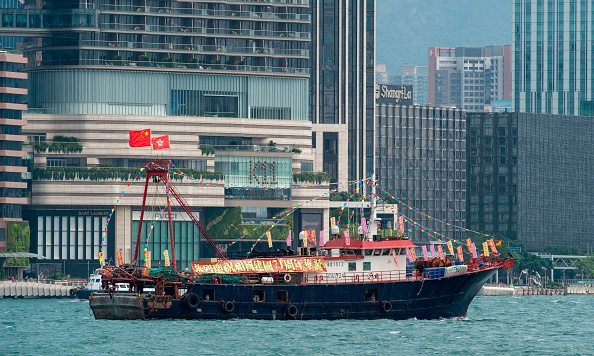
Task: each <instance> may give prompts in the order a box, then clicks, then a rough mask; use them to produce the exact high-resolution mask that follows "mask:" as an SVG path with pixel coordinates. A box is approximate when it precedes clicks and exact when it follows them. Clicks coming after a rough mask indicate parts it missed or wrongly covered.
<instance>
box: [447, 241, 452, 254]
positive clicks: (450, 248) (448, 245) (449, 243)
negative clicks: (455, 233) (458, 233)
mask: <svg viewBox="0 0 594 356" xmlns="http://www.w3.org/2000/svg"><path fill="white" fill-rule="evenodd" d="M446 246H447V247H448V251H450V255H452V256H453V255H454V246H453V245H452V240H448V241H447V242H446Z"/></svg>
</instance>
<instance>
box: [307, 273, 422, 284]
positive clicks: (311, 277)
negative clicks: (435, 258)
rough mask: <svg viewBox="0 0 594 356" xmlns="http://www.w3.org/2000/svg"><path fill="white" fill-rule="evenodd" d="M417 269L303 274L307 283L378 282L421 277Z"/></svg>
mask: <svg viewBox="0 0 594 356" xmlns="http://www.w3.org/2000/svg"><path fill="white" fill-rule="evenodd" d="M420 278H421V277H420V276H419V275H418V273H416V271H412V273H411V272H406V271H353V272H335V273H333V272H326V273H316V274H307V275H304V276H303V280H302V283H305V284H316V283H317V284H342V283H377V282H396V281H405V280H411V279H420Z"/></svg>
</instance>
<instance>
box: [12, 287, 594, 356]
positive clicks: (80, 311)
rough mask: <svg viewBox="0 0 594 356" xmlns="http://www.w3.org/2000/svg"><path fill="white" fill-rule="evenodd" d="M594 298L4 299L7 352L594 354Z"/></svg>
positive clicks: (31, 353)
mask: <svg viewBox="0 0 594 356" xmlns="http://www.w3.org/2000/svg"><path fill="white" fill-rule="evenodd" d="M593 319H594V298H592V297H553V296H530V297H477V298H475V300H474V301H473V302H472V304H471V306H470V309H469V311H468V317H467V318H465V319H448V320H431V321H425V320H406V321H392V320H372V321H351V320H341V321H327V320H321V321H298V320H283V321H281V320H278V321H253V320H229V321H220V320H212V321H204V320H203V321H197V320H193V321H186V320H146V321H109V320H95V319H94V318H93V316H92V314H91V312H90V309H89V304H88V302H81V301H77V300H70V299H68V300H65V299H60V300H59V299H45V300H43V299H25V300H13V299H0V354H2V355H42V354H43V355H58V354H62V355H66V354H68V355H84V354H104V355H165V354H167V355H182V354H183V355H417V354H440V355H441V354H449V355H477V354H486V355H491V354H494V353H498V354H508V355H518V354H524V355H532V354H551V355H552V354H555V355H593V354H594V343H593V341H592V340H593V337H594V326H593V325H592V320H593Z"/></svg>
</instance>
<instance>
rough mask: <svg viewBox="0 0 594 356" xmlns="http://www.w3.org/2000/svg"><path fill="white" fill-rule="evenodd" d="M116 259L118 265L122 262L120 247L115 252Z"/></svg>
mask: <svg viewBox="0 0 594 356" xmlns="http://www.w3.org/2000/svg"><path fill="white" fill-rule="evenodd" d="M116 259H117V261H118V266H121V265H123V264H124V256H122V249H119V250H118V252H116Z"/></svg>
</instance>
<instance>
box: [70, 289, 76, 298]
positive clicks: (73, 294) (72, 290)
mask: <svg viewBox="0 0 594 356" xmlns="http://www.w3.org/2000/svg"><path fill="white" fill-rule="evenodd" d="M75 295H76V289H74V288H72V289H71V290H70V296H71V297H74V296H75Z"/></svg>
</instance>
